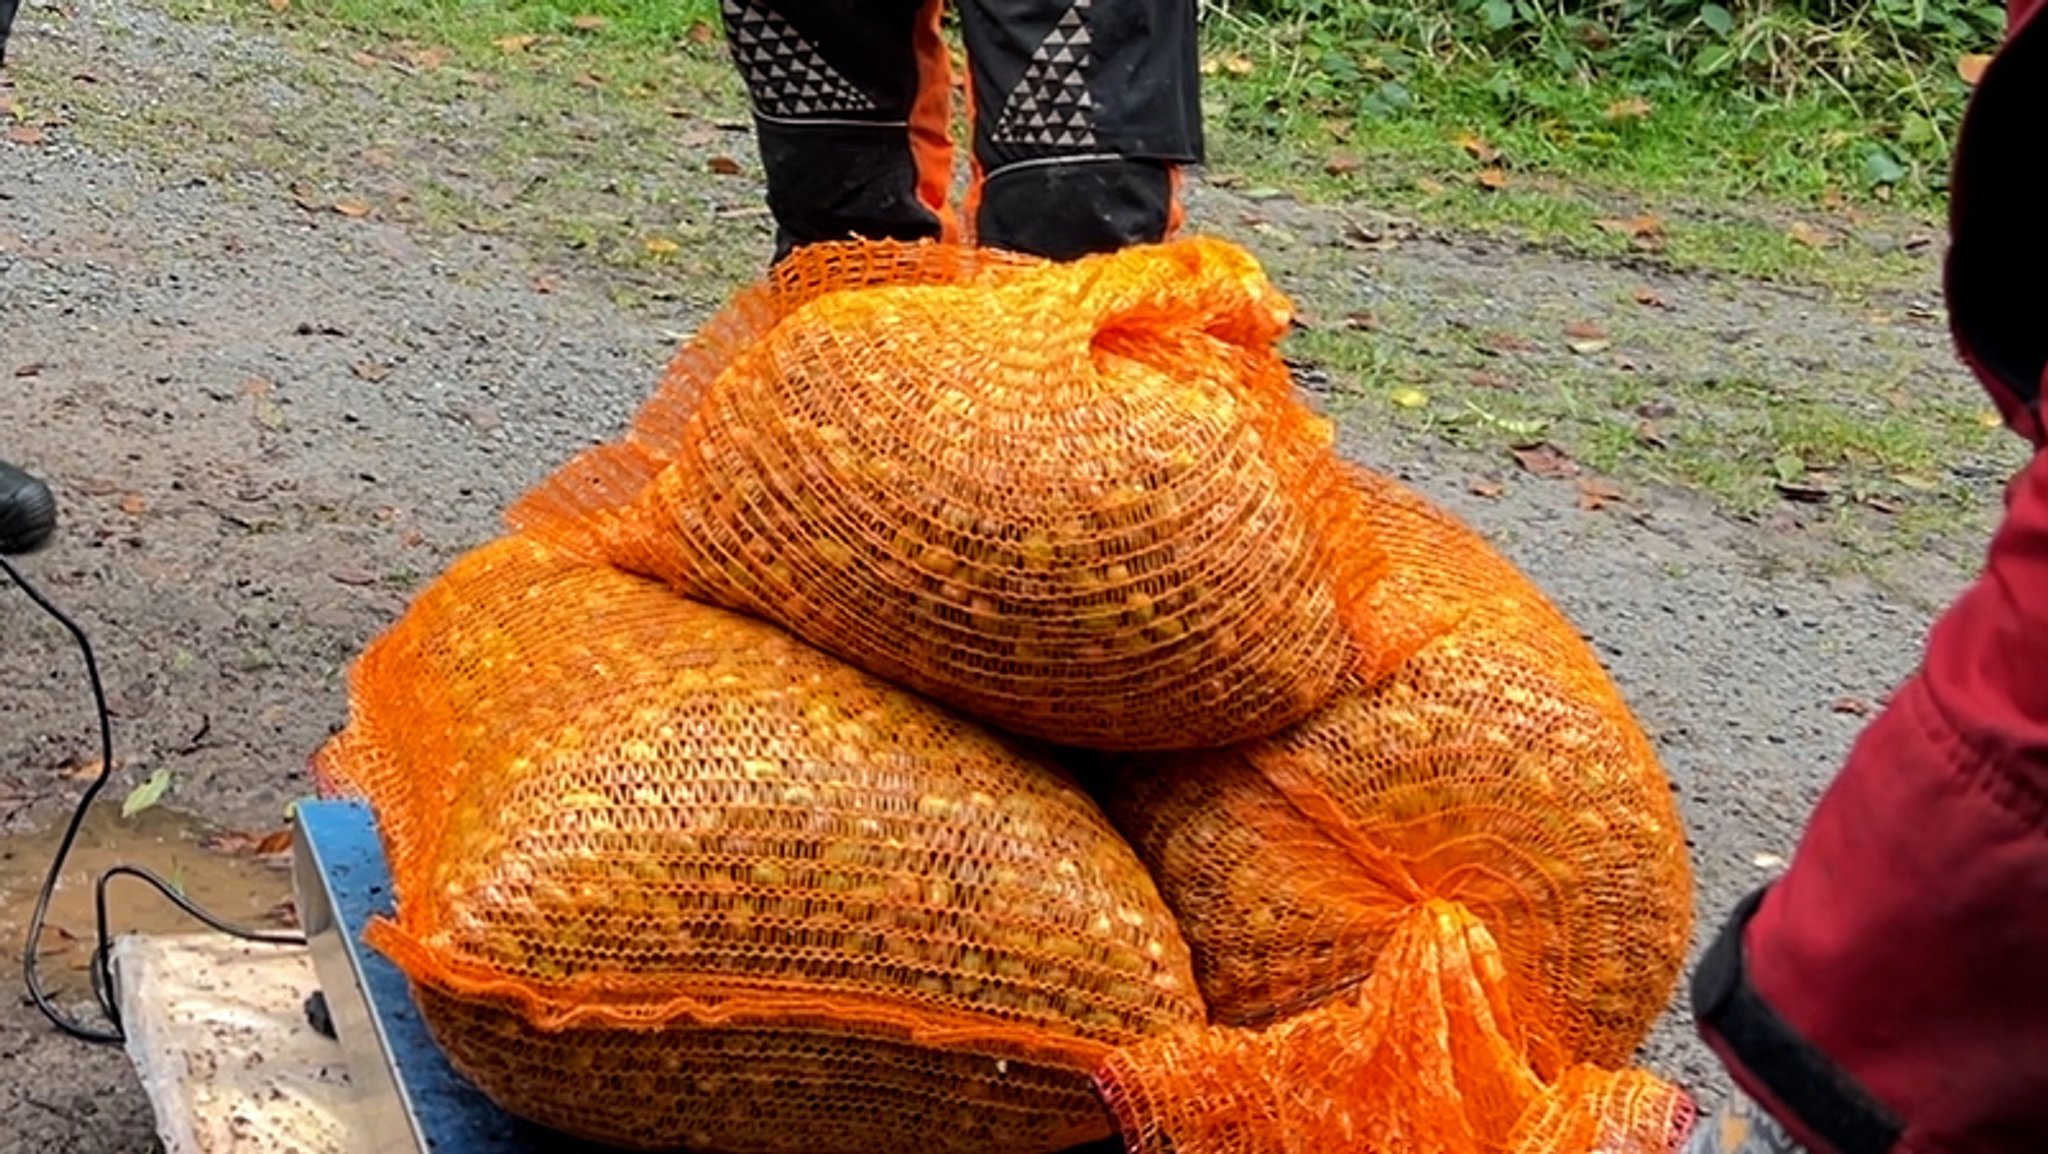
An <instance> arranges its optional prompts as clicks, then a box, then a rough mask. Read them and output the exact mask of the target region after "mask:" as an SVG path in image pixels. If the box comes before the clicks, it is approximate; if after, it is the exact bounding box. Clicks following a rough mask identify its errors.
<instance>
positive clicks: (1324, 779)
mask: <svg viewBox="0 0 2048 1154" xmlns="http://www.w3.org/2000/svg"><path fill="white" fill-rule="evenodd" d="M1358 484H1359V485H1360V486H1361V490H1362V491H1363V493H1364V495H1365V498H1366V499H1365V501H1364V508H1365V510H1366V514H1365V515H1366V516H1367V517H1368V518H1369V519H1370V521H1371V523H1372V527H1373V531H1374V534H1375V536H1376V538H1377V539H1378V540H1379V541H1380V542H1381V544H1382V547H1383V548H1385V549H1386V550H1387V553H1388V555H1389V557H1390V560H1391V567H1390V569H1389V576H1388V577H1387V579H1386V580H1385V581H1383V582H1382V583H1381V585H1380V586H1379V587H1378V589H1376V590H1375V592H1374V598H1375V601H1376V613H1378V614H1379V615H1380V616H1381V617H1382V618H1383V619H1384V621H1383V624H1382V625H1380V626H1378V627H1379V628H1381V629H1382V630H1383V632H1385V633H1387V634H1389V635H1392V634H1395V633H1398V632H1399V631H1401V630H1402V629H1404V628H1410V627H1411V625H1410V624H1404V623H1414V622H1423V623H1425V626H1426V627H1438V626H1442V628H1443V631H1442V632H1441V633H1439V634H1438V635H1436V636H1435V637H1433V638H1428V639H1426V640H1425V639H1412V640H1410V641H1404V642H1403V644H1404V645H1405V644H1417V646H1418V647H1416V648H1415V649H1414V651H1413V653H1412V654H1411V655H1410V656H1409V657H1408V658H1407V660H1405V661H1404V662H1403V663H1402V664H1401V665H1400V666H1398V667H1397V668H1396V669H1395V670H1394V672H1393V673H1392V674H1391V675H1389V676H1387V677H1384V678H1382V679H1380V680H1377V681H1371V682H1367V681H1365V680H1363V679H1360V680H1357V681H1355V682H1354V683H1353V684H1351V685H1350V686H1349V687H1348V688H1347V689H1346V690H1345V691H1344V692H1343V693H1342V694H1340V695H1339V696H1338V697H1337V698H1336V700H1334V701H1333V702H1332V703H1331V704H1329V705H1328V706H1327V707H1325V708H1324V709H1322V710H1321V711H1319V712H1318V713H1317V714H1315V715H1314V716H1313V717H1311V718H1309V719H1308V720H1307V721H1305V722H1303V723H1301V724H1300V725H1297V726H1295V727H1293V728H1291V729H1289V730H1287V731H1286V732H1284V733H1281V734H1279V735H1277V736H1275V737H1273V738H1270V739H1268V740H1264V741H1259V742H1254V743H1250V744H1247V745H1244V746H1241V747H1238V748H1235V749H1231V750H1226V751H1216V752H1206V753H1199V754H1182V755H1174V756H1172V757H1171V758H1167V759H1163V760H1160V761H1158V762H1156V763H1155V764H1151V765H1145V766H1140V767H1136V768H1131V769H1127V770H1125V771H1124V772H1122V773H1121V774H1120V775H1119V778H1118V780H1117V782H1116V784H1115V786H1114V787H1113V789H1112V791H1111V794H1110V796H1109V797H1108V799H1107V801H1108V805H1109V809H1110V813H1111V815H1112V817H1113V818H1114V819H1115V820H1116V821H1117V822H1118V825H1119V827H1120V828H1121V829H1122V830H1123V831H1124V832H1125V834H1126V835H1127V836H1129V837H1130V838H1131V839H1132V841H1133V843H1134V844H1135V845H1136V846H1137V848H1138V850H1139V853H1140V856H1141V857H1143V858H1144V859H1145V861H1146V863H1147V865H1148V866H1150V867H1151V869H1152V871H1153V874H1154V876H1155V877H1157V878H1158V879H1159V882H1160V886H1161V889H1162V890H1163V891H1164V892H1165V894H1166V896H1167V900H1168V901H1169V902H1170V903H1171V904H1172V905H1173V907H1174V910H1175V912H1176V914H1177V915H1178V916H1179V918H1180V922H1181V927H1182V930H1183V932H1184V933H1186V934H1187V936H1188V940H1189V942H1190V943H1191V944H1192V945H1193V947H1194V949H1195V956H1196V969H1197V975H1198V977H1199V979H1200V981H1201V984H1202V990H1203V994H1204V997H1205V999H1206V1000H1207V1001H1208V1004H1209V1008H1210V1011H1211V1014H1212V1015H1213V1016H1214V1017H1215V1018H1216V1020H1218V1021H1221V1022H1225V1023H1231V1024H1241V1025H1242V1024H1253V1025H1255V1024H1261V1023H1265V1022H1270V1021H1273V1020H1275V1019H1277V1018H1281V1017H1284V1016H1286V1015H1289V1014H1293V1013H1297V1012H1299V1011H1301V1010H1304V1009H1307V1008H1310V1007H1312V1006H1315V1005H1317V1004H1320V1003H1321V1002H1323V1001H1326V1000H1328V999H1330V998H1332V997H1335V996H1337V995H1339V994H1340V993H1342V992H1344V991H1346V990H1349V989H1351V988H1353V987H1355V986H1357V985H1358V984H1359V983H1360V982H1361V981H1363V980H1365V979H1366V977H1367V976H1368V975H1369V974H1373V973H1375V962H1376V960H1377V959H1378V958H1379V957H1380V955H1381V951H1382V950H1383V949H1384V948H1385V943H1386V942H1387V940H1388V938H1389V936H1390V935H1391V934H1392V933H1393V932H1394V929H1395V927H1396V926H1397V925H1398V924H1400V923H1401V919H1402V918H1403V917H1404V916H1405V913H1406V911H1408V910H1410V909H1412V908H1413V907H1414V906H1415V905H1416V904H1417V903H1419V902H1422V901H1426V900H1429V899H1444V900H1450V901H1455V902H1457V903H1458V904H1459V905H1460V906H1462V907H1463V908H1465V909H1468V910H1470V911H1471V913H1472V914H1473V915H1474V916H1476V917H1477V918H1478V919H1479V921H1480V922H1481V923H1483V924H1484V926H1485V927H1486V928H1487V930H1488V931H1489V932H1490V933H1491V934H1492V935H1493V936H1494V937H1495V938H1496V939H1497V940H1498V941H1499V945H1500V951H1501V956H1502V958H1503V959H1504V963H1503V964H1504V965H1505V966H1506V977H1505V982H1506V987H1507V989H1508V990H1509V991H1510V993H1511V1001H1512V1004H1513V1006H1514V1010H1515V1016H1516V1020H1517V1023H1518V1027H1519V1028H1520V1029H1521V1030H1522V1031H1524V1032H1525V1034H1526V1036H1527V1049H1528V1051H1529V1054H1530V1057H1531V1059H1532V1061H1533V1062H1534V1065H1535V1069H1536V1071H1537V1072H1538V1073H1540V1074H1542V1075H1544V1076H1546V1077H1547V1076H1554V1075H1556V1074H1557V1073H1559V1072H1561V1071H1562V1070H1563V1069H1564V1068H1565V1067H1567V1066H1569V1065H1571V1064H1574V1063H1578V1062H1591V1063H1596V1064H1601V1065H1613V1064H1617V1063H1619V1062H1622V1061H1624V1060H1626V1059H1627V1058H1628V1056H1629V1055H1630V1054H1631V1053H1632V1052H1633V1051H1634V1049H1635V1047H1636V1046H1637V1045H1638V1044H1639V1043H1640V1042H1641V1040H1642V1038H1643V1037H1644V1036H1645V1034H1646V1033H1647V1032H1648V1030H1649V1028H1650V1026H1651V1024H1652V1023H1653V1022H1654V1020H1655V1019H1656V1017H1657V1016H1658V1015H1659V1014H1660V1013H1661V1012H1662V1010H1663V1008H1664V1006H1665V1004H1666V1001H1667V999H1668V998H1669V996H1670V994H1671V990H1672V988H1673V985H1674V984H1675V982H1676V980H1677V975H1678V972H1679V969H1680V967H1681V965H1682V963H1683V960H1684V951H1685V947H1686V943H1687V941H1688V938H1689V936H1690V934H1691V911H1692V895H1691V888H1692V887H1691V875H1690V868H1689V865H1688V862H1687V859H1686V848H1685V840H1684V835H1683V832H1682V830H1681V828H1680V826H1679V821H1678V815H1677V812H1676V807H1675V805H1674V803H1673V800H1672V796H1671V790H1670V786H1669V783H1668V782H1667V780H1666V778H1665V776H1664V773H1663V771H1662V769H1661V767H1660V766H1659V765H1658V763H1657V760H1656V757H1655V754H1654V751H1653V750H1652V749H1651V747H1650V745H1649V742H1648V741H1647V740H1646V739H1645V737H1644V735H1643V733H1642V731H1641V729H1640V728H1639V727H1638V726H1637V724H1636V723H1635V721H1634V719H1633V717H1632V715H1631V714H1630V712H1629V710H1628V708H1627V706H1626V704H1625V703H1624V702H1623V701H1622V699H1621V697H1620V694H1619V693H1618V692H1617V691H1616V689H1615V688H1614V686H1613V685H1612V683H1611V682H1610V681H1609V679H1608V678H1607V676H1606V674H1605V672H1604V671H1603V670H1602V669H1601V667H1600V665H1599V662H1598V660H1597V658H1596V657H1595V656H1594V654H1593V653H1592V651H1591V650H1590V649H1589V648H1588V647H1587V646H1586V645H1585V643H1584V642H1583V641H1582V640H1581V639H1580V638H1579V636H1578V634H1577V632H1576V631H1575V630H1574V629H1573V628H1572V627H1571V625H1570V623H1569V622H1568V621H1567V620H1566V619H1565V618H1564V617H1563V615H1562V614H1560V613H1559V612H1558V611H1557V610H1556V609H1555V608H1554V607H1552V606H1551V604H1550V603H1549V602H1548V601H1547V600H1546V599H1545V598H1544V597H1543V595H1542V594H1541V593H1540V592H1539V591H1538V590H1537V589H1536V588H1535V587H1534V586H1533V585H1532V584H1530V583H1529V581H1528V580H1527V579H1526V578H1525V577H1523V576H1522V575H1521V574H1520V573H1519V572H1517V571H1516V570H1515V568H1514V567H1513V566H1512V565H1511V564H1510V563H1509V562H1507V561H1506V560H1505V559H1504V558H1502V557H1501V556H1500V555H1499V554H1498V553H1496V552H1495V551H1494V550H1493V549H1491V548H1490V547H1489V546H1487V545H1486V544H1485V542H1484V541H1482V540H1481V539H1480V538H1479V537H1478V536H1477V535H1476V534H1474V533H1473V532H1472V531H1471V530H1470V529H1468V528H1466V527H1465V526H1463V525H1462V524H1460V523H1458V522H1457V521H1455V520H1454V519H1452V518H1451V517H1449V516H1448V515H1447V514H1444V513H1442V512H1440V511H1438V510H1436V509H1435V508H1433V507H1432V506H1430V505H1429V504H1428V503H1427V502H1425V501H1423V500H1422V499H1421V498H1419V497H1417V496H1415V495H1414V494H1413V493H1410V492H1409V491H1407V490H1405V489H1403V488H1402V487H1400V486H1399V485H1398V484H1396V483H1394V482H1392V481H1390V480H1387V479H1384V478H1379V477H1374V476H1370V475H1363V474H1361V475H1360V477H1359V479H1358ZM1444 623H1447V625H1446V624H1444Z"/></svg>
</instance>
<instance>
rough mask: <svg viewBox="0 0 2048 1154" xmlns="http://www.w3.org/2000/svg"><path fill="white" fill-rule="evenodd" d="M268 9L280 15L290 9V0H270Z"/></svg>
mask: <svg viewBox="0 0 2048 1154" xmlns="http://www.w3.org/2000/svg"><path fill="white" fill-rule="evenodd" d="M270 10H271V11H272V12H275V13H277V14H278V15H279V16H282V15H284V14H285V13H287V12H289V11H291V10H292V0H270Z"/></svg>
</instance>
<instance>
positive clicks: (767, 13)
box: [725, 0, 875, 118]
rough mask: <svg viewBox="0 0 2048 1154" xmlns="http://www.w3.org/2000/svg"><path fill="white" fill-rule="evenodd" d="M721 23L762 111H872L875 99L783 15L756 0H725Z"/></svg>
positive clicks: (794, 113)
mask: <svg viewBox="0 0 2048 1154" xmlns="http://www.w3.org/2000/svg"><path fill="white" fill-rule="evenodd" d="M725 26H726V28H727V29H729V30H730V35H731V37H732V54H733V59H734V60H736V61H737V62H738V63H739V66H740V71H741V72H743V73H744V74H745V75H746V78H747V89H748V91H749V92H750V93H751V94H752V96H753V98H754V106H755V107H756V108H758V109H760V110H761V111H762V112H764V113H766V114H767V115H769V116H780V117H789V118H799V117H805V116H827V115H831V114H834V113H844V112H872V111H874V108H875V102H874V101H873V100H872V99H870V98H869V96H868V95H867V93H865V92H862V91H861V90H860V89H858V88H855V87H854V86H853V85H852V84H851V83H849V82H848V81H847V79H846V78H845V77H843V76H841V75H840V74H839V71H838V69H835V68H833V67H832V65H831V64H829V63H827V62H826V60H825V58H824V56H822V55H820V54H819V52H818V50H817V49H816V48H814V47H812V46H811V43H810V41H808V40H805V39H804V38H803V34H802V33H800V32H798V31H797V30H796V29H795V28H793V27H791V26H790V23H789V21H787V20H784V19H783V18H782V17H781V16H780V15H778V14H776V13H775V12H773V11H771V10H769V9H768V8H766V7H764V6H762V5H761V4H760V3H758V0H725Z"/></svg>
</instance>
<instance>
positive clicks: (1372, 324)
mask: <svg viewBox="0 0 2048 1154" xmlns="http://www.w3.org/2000/svg"><path fill="white" fill-rule="evenodd" d="M1344 327H1345V328H1347V329H1357V330H1358V331H1360V332H1367V333H1372V332H1378V331H1379V327H1380V322H1379V319H1378V318H1377V317H1375V316H1373V315H1372V314H1371V313H1367V312H1356V313H1347V314H1345V316H1344Z"/></svg>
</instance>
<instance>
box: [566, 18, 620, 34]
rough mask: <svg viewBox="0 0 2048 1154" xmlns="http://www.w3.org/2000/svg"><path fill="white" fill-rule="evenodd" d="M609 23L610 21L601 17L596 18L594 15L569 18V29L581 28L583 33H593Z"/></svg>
mask: <svg viewBox="0 0 2048 1154" xmlns="http://www.w3.org/2000/svg"><path fill="white" fill-rule="evenodd" d="M610 23H611V21H610V20H608V19H606V18H605V17H603V16H598V15H595V14H592V15H588V16H572V17H570V18H569V25H570V27H572V28H581V29H582V30H583V31H585V32H595V31H597V30H598V29H600V28H603V27H604V26H605V25H607V24H610Z"/></svg>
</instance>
